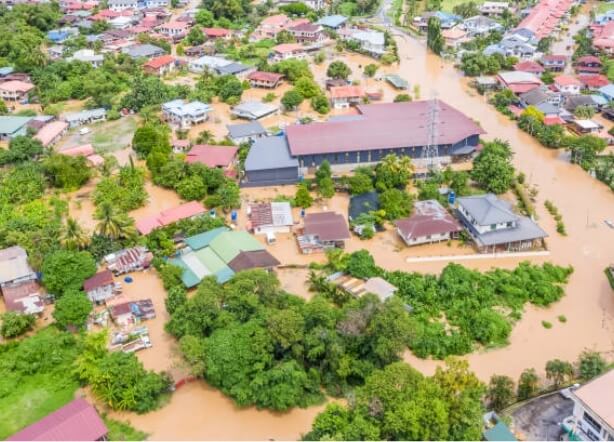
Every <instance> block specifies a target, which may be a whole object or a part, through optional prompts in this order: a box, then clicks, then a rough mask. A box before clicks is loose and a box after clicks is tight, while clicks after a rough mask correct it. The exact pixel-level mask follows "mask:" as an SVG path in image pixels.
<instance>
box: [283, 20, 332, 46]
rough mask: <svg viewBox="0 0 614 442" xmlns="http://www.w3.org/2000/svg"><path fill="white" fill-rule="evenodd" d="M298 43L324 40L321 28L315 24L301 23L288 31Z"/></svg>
mask: <svg viewBox="0 0 614 442" xmlns="http://www.w3.org/2000/svg"><path fill="white" fill-rule="evenodd" d="M288 31H289V32H290V34H292V35H293V36H294V39H295V40H296V41H297V42H298V43H316V42H319V41H322V40H324V34H323V33H322V27H321V26H320V25H318V24H315V23H302V24H300V25H297V26H293V27H291V28H290V29H288Z"/></svg>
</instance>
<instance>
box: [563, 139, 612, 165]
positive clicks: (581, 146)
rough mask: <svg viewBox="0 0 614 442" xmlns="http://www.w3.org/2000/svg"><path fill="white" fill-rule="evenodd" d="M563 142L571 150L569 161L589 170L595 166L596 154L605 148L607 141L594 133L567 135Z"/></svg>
mask: <svg viewBox="0 0 614 442" xmlns="http://www.w3.org/2000/svg"><path fill="white" fill-rule="evenodd" d="M564 144H565V147H567V149H568V150H570V151H571V161H572V162H573V163H576V164H579V165H580V167H582V168H583V169H584V170H590V169H592V168H593V167H594V166H595V160H596V158H597V154H598V153H600V152H602V151H603V150H604V149H605V147H606V144H607V143H606V141H605V140H604V139H603V138H599V137H596V136H595V135H582V136H579V137H567V138H566V139H565V141H564Z"/></svg>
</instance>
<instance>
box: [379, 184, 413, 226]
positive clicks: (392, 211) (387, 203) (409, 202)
mask: <svg viewBox="0 0 614 442" xmlns="http://www.w3.org/2000/svg"><path fill="white" fill-rule="evenodd" d="M379 203H380V209H381V210H383V211H384V212H385V213H386V215H385V216H386V219H388V220H390V221H393V220H396V219H399V218H403V217H404V216H407V215H409V214H410V213H411V211H412V209H413V198H412V196H411V195H410V194H409V193H407V192H405V191H403V190H400V189H394V188H393V189H387V190H385V191H384V192H382V193H381V194H380V197H379Z"/></svg>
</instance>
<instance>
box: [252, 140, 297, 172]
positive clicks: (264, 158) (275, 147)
mask: <svg viewBox="0 0 614 442" xmlns="http://www.w3.org/2000/svg"><path fill="white" fill-rule="evenodd" d="M287 167H298V160H297V159H296V158H292V157H291V156H290V152H289V150H288V143H287V142H286V137H265V138H260V139H258V140H256V141H255V142H254V144H253V146H252V147H251V149H250V150H249V153H248V154H247V159H246V160H245V170H246V171H248V172H249V171H255V170H267V169H283V168H287Z"/></svg>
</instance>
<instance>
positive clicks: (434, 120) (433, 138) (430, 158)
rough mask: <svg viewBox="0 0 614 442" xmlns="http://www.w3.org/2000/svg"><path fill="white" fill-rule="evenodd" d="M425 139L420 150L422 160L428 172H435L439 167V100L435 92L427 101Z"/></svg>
mask: <svg viewBox="0 0 614 442" xmlns="http://www.w3.org/2000/svg"><path fill="white" fill-rule="evenodd" d="M426 130H427V139H426V146H424V150H423V151H422V161H423V163H424V165H425V166H426V168H427V169H428V171H429V172H436V171H438V170H439V169H440V167H441V165H440V164H439V136H438V135H439V133H438V130H439V100H437V94H435V93H433V94H432V98H431V100H430V101H429V106H428V115H427V124H426Z"/></svg>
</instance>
